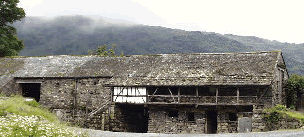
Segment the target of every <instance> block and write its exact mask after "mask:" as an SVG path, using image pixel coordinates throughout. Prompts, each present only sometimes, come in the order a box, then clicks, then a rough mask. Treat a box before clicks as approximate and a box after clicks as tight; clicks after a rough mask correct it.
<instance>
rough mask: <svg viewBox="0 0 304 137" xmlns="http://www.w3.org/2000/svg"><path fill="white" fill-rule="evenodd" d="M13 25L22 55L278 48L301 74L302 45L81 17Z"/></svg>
mask: <svg viewBox="0 0 304 137" xmlns="http://www.w3.org/2000/svg"><path fill="white" fill-rule="evenodd" d="M14 25H15V26H16V27H17V31H18V36H19V38H20V39H22V40H24V43H25V46H26V48H25V49H24V50H22V51H21V55H24V56H43V55H60V54H74V55H75V54H76V55H83V54H87V53H88V50H90V49H91V50H92V49H96V48H97V46H99V45H103V44H116V45H117V48H116V52H117V53H120V52H123V53H124V54H125V55H131V54H156V53H192V52H245V51H265V50H282V51H283V53H284V57H285V61H286V64H287V66H288V69H289V73H297V74H302V75H303V74H304V60H303V59H304V54H302V53H303V52H304V44H290V43H281V42H277V41H269V40H266V39H261V38H257V37H247V36H236V35H221V34H217V33H209V32H200V31H183V30H178V29H170V28H164V27H157V26H144V25H137V24H132V23H127V22H123V21H115V20H110V19H104V18H98V17H95V18H89V17H83V16H63V17H57V18H54V19H45V18H38V17H27V18H25V19H24V20H23V21H21V22H17V23H15V24H14Z"/></svg>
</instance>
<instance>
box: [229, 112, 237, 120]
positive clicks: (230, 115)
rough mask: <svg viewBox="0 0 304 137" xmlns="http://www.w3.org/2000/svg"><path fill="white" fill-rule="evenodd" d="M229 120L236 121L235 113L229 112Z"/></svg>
mask: <svg viewBox="0 0 304 137" xmlns="http://www.w3.org/2000/svg"><path fill="white" fill-rule="evenodd" d="M229 121H237V115H236V113H229Z"/></svg>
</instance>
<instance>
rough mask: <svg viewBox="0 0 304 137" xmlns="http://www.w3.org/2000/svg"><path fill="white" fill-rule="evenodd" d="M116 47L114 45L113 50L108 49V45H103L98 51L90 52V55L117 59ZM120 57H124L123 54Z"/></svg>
mask: <svg viewBox="0 0 304 137" xmlns="http://www.w3.org/2000/svg"><path fill="white" fill-rule="evenodd" d="M115 48H116V45H115V44H112V45H111V48H110V49H108V45H102V46H99V47H98V48H97V49H96V50H94V51H91V50H89V52H88V54H89V55H98V56H109V57H117V55H116V53H115ZM120 56H123V53H121V54H120Z"/></svg>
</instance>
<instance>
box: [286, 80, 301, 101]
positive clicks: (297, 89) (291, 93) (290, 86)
mask: <svg viewBox="0 0 304 137" xmlns="http://www.w3.org/2000/svg"><path fill="white" fill-rule="evenodd" d="M286 88H287V90H286V104H287V107H296V104H297V101H298V100H299V97H300V95H301V94H303V90H304V76H299V75H296V74H294V75H292V76H291V77H290V78H289V79H288V82H287V86H286Z"/></svg>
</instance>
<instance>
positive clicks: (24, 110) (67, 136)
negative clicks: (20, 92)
mask: <svg viewBox="0 0 304 137" xmlns="http://www.w3.org/2000/svg"><path fill="white" fill-rule="evenodd" d="M0 97H1V98H0V136H1V137H2V136H3V137H11V136H15V137H19V136H20V137H23V136H31V137H40V136H54V137H57V136H64V137H76V136H79V137H88V135H87V133H86V132H85V131H78V130H77V129H76V128H71V127H68V126H67V125H66V124H65V123H63V122H61V121H60V120H59V119H58V118H57V117H56V116H55V115H54V114H52V113H51V112H50V111H49V110H48V109H46V108H43V107H42V106H40V104H39V103H37V102H36V101H35V100H33V101H26V100H25V98H23V97H22V96H13V97H9V98H8V97H4V96H3V95H0Z"/></svg>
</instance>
